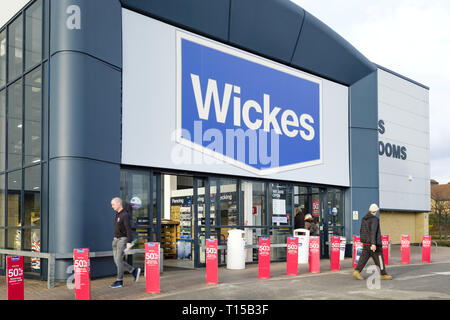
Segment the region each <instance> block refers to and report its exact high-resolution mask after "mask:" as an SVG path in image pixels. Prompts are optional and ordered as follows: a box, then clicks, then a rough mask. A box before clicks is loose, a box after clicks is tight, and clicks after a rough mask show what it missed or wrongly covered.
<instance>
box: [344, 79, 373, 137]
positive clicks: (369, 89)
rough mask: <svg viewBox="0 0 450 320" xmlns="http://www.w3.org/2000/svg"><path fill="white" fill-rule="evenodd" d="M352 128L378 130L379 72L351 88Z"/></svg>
mask: <svg viewBox="0 0 450 320" xmlns="http://www.w3.org/2000/svg"><path fill="white" fill-rule="evenodd" d="M350 114H351V116H350V127H358V128H367V129H378V77H377V72H374V73H372V74H371V75H369V76H367V77H365V78H364V79H361V80H360V81H358V82H357V83H355V84H354V85H352V86H351V87H350Z"/></svg>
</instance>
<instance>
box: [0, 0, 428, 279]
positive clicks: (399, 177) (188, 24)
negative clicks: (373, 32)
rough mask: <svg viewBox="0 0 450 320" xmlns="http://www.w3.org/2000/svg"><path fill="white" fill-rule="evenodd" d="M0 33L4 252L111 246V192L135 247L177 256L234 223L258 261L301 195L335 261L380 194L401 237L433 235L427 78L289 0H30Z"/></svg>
mask: <svg viewBox="0 0 450 320" xmlns="http://www.w3.org/2000/svg"><path fill="white" fill-rule="evenodd" d="M274 17H276V19H274ZM268 22H270V23H268ZM0 44H1V51H0V130H1V137H0V150H1V151H0V154H1V155H2V157H1V158H0V162H1V163H0V187H1V194H0V199H1V203H0V206H1V209H0V248H5V249H11V250H18V251H41V252H50V253H58V254H67V253H71V252H72V251H73V249H74V248H89V249H90V251H93V252H95V251H108V250H111V241H112V236H113V214H114V212H113V211H112V209H111V206H110V200H111V199H112V198H113V197H115V196H120V197H121V198H122V199H123V200H124V202H125V207H126V209H127V210H128V211H129V212H130V215H131V223H132V226H133V230H134V236H135V238H136V239H138V242H137V247H143V244H144V243H145V242H148V241H158V242H161V243H162V247H163V248H164V264H165V265H173V266H179V267H190V268H194V267H202V266H203V265H204V263H205V257H204V248H205V239H207V238H209V237H215V238H217V239H219V245H225V244H226V243H227V239H228V231H229V230H231V229H241V230H243V236H244V237H245V240H246V244H247V246H248V249H246V261H247V262H248V263H255V262H257V250H256V244H257V240H258V237H259V236H270V237H271V241H272V243H274V244H283V243H286V237H287V236H289V235H292V234H293V232H294V229H295V224H294V220H295V218H294V214H295V212H296V211H297V210H299V209H301V210H302V212H303V213H304V214H307V213H309V214H311V215H312V216H313V218H314V220H315V222H316V223H317V226H318V232H317V235H319V236H320V238H321V255H322V257H324V258H326V257H328V241H329V239H330V236H331V235H333V234H334V235H340V236H342V237H346V238H347V239H348V240H351V238H352V236H353V235H354V234H358V233H359V227H360V223H361V219H362V217H363V216H364V215H365V214H366V212H367V210H368V207H369V205H370V204H371V203H379V204H380V208H381V213H380V217H381V223H382V230H383V233H387V234H390V235H391V239H392V240H393V242H394V243H395V242H396V240H398V241H399V240H400V238H399V237H398V236H397V235H398V234H402V233H410V234H411V233H412V232H414V236H412V241H413V242H414V241H415V240H414V239H416V241H418V240H417V239H420V237H421V235H422V234H423V233H427V220H426V217H425V214H424V213H426V212H428V211H429V210H430V200H429V199H430V191H429V103H428V91H429V89H428V88H427V87H426V86H423V85H421V84H419V83H417V82H415V81H413V80H410V79H407V78H405V77H403V76H401V75H398V74H396V73H394V72H392V71H389V70H387V69H385V68H383V67H381V66H378V65H376V64H374V63H372V62H370V61H369V60H368V59H367V58H366V57H364V56H363V55H362V54H361V53H359V52H358V51H357V50H355V49H354V48H353V47H352V46H351V45H350V44H349V43H348V42H347V41H345V40H344V39H343V38H342V37H340V36H339V35H338V34H336V33H335V32H334V31H333V30H331V29H330V28H329V27H328V26H326V25H325V24H324V23H323V22H321V21H319V20H318V19H316V18H315V17H314V16H312V15H311V14H309V13H308V12H306V11H305V10H303V9H302V8H300V7H298V6H297V5H295V4H293V3H291V2H290V1H287V0H273V1H258V0H248V1H232V0H223V1H207V0H195V1H189V2H186V1H182V0H179V1H178V0H177V1H171V2H167V1H160V0H158V1H146V2H143V1H135V0H121V1H119V0H96V1H88V0H77V1H75V0H57V1H54V0H35V1H30V3H29V4H28V5H27V6H26V7H25V8H23V9H22V10H21V12H19V13H18V14H17V15H15V16H14V17H13V18H12V19H11V20H10V21H9V22H8V23H7V24H6V25H5V26H4V27H2V28H1V29H0ZM208 195H209V196H208ZM419 229H420V231H418V232H417V233H416V230H419ZM396 237H398V238H399V239H396ZM414 237H415V238H414ZM252 246H253V247H252ZM348 249H350V245H348ZM285 251H286V249H285V248H283V247H277V248H274V249H273V250H272V253H271V258H272V260H273V261H283V259H285ZM349 253H350V250H347V254H349ZM219 256H220V261H219V263H221V264H225V263H226V257H227V252H226V250H225V249H221V250H220V252H219ZM130 259H133V260H134V261H133V263H135V264H138V265H139V264H142V256H139V255H135V256H133V257H130ZM4 260H5V259H4V256H2V259H1V262H0V269H3V270H4ZM25 262H26V271H27V272H28V273H29V274H35V275H36V276H38V277H41V278H46V268H45V264H46V261H39V260H38V259H32V258H27V259H25ZM91 263H92V268H91V271H92V276H93V277H101V276H108V275H112V274H114V272H115V266H114V264H113V263H112V259H111V258H108V257H105V258H95V259H92V262H91ZM71 264H72V261H71V259H58V260H57V261H56V278H57V279H58V280H65V279H66V278H67V270H68V267H69V266H70V265H71Z"/></svg>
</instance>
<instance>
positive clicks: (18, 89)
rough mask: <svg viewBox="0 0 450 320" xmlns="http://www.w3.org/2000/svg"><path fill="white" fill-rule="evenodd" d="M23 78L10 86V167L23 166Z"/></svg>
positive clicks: (8, 112)
mask: <svg viewBox="0 0 450 320" xmlns="http://www.w3.org/2000/svg"><path fill="white" fill-rule="evenodd" d="M22 102H23V99H22V80H19V81H17V82H15V83H14V84H12V85H11V86H9V87H8V111H7V114H8V169H14V168H20V167H21V166H22V136H23V134H22V132H23V130H22V126H23V111H22Z"/></svg>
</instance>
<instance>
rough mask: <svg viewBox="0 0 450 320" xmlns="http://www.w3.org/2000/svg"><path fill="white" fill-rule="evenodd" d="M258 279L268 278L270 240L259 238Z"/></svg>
mask: <svg viewBox="0 0 450 320" xmlns="http://www.w3.org/2000/svg"><path fill="white" fill-rule="evenodd" d="M258 278H259V279H269V278H270V238H269V237H260V238H259V250H258Z"/></svg>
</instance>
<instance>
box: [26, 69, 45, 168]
mask: <svg viewBox="0 0 450 320" xmlns="http://www.w3.org/2000/svg"><path fill="white" fill-rule="evenodd" d="M41 88H42V72H41V68H40V67H39V68H36V69H35V70H34V71H32V72H30V73H29V74H27V75H26V76H25V130H24V131H25V165H30V164H34V163H38V162H39V161H40V160H41V114H42V89H41Z"/></svg>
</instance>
